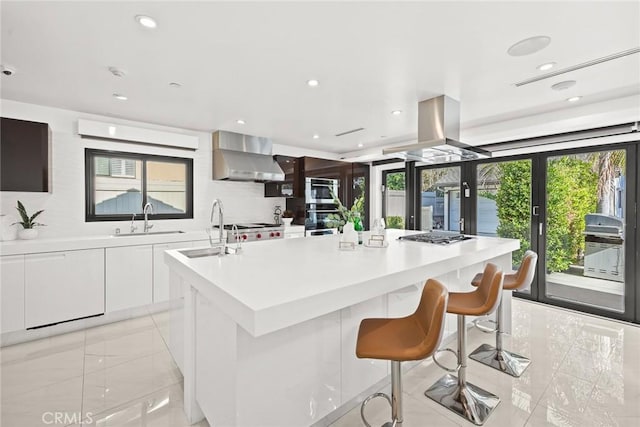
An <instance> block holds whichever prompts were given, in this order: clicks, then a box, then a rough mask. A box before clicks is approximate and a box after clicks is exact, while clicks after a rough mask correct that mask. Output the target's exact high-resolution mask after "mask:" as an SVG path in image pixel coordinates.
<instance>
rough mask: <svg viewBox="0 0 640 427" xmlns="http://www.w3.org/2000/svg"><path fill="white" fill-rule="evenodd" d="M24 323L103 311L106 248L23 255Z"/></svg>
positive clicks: (52, 320)
mask: <svg viewBox="0 0 640 427" xmlns="http://www.w3.org/2000/svg"><path fill="white" fill-rule="evenodd" d="M24 278H25V280H24V286H25V292H24V301H25V326H26V327H27V328H32V327H35V326H43V325H48V324H51V323H57V322H62V321H65V320H72V319H78V318H81V317H86V316H91V315H95V314H102V313H104V249H87V250H79V251H66V252H47V253H41V254H29V255H25V256H24Z"/></svg>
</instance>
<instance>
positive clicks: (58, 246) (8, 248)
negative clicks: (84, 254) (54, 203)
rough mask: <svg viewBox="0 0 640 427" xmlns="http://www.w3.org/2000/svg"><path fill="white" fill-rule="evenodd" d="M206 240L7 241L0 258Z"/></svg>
mask: <svg viewBox="0 0 640 427" xmlns="http://www.w3.org/2000/svg"><path fill="white" fill-rule="evenodd" d="M207 239H209V236H208V235H207V233H206V232H204V231H187V232H184V233H175V234H152V235H137V236H127V235H122V236H118V237H114V236H109V235H102V236H77V237H65V238H54V239H34V240H9V241H3V242H0V256H8V255H26V254H36V253H46V252H62V251H77V250H83V249H94V248H112V247H119V246H136V245H155V244H162V243H176V242H191V241H197V240H207Z"/></svg>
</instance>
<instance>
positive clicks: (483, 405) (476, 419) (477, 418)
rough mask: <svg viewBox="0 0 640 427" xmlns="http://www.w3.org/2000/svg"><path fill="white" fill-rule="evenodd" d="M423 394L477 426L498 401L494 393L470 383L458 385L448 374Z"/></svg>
mask: <svg viewBox="0 0 640 427" xmlns="http://www.w3.org/2000/svg"><path fill="white" fill-rule="evenodd" d="M424 394H425V396H427V397H428V398H429V399H431V400H434V401H436V402H437V403H439V404H441V405H442V406H444V407H445V408H447V409H449V410H451V411H453V412H455V413H456V414H458V415H460V416H461V417H463V418H465V419H466V420H468V421H470V422H472V423H473V424H475V425H478V426H480V425H482V424H484V423H485V421H486V420H487V419H488V418H489V415H491V412H493V410H494V409H495V408H496V406H498V404H499V403H500V398H499V397H498V396H496V395H495V394H493V393H490V392H488V391H486V390H483V389H481V388H480V387H478V386H475V385H473V384H471V383H463V384H462V385H460V382H459V381H458V378H457V377H455V376H453V375H450V374H447V375H445V376H444V377H442V378H440V379H439V380H438V381H437V382H436V383H435V384H433V385H432V386H431V387H429V389H428V390H427V391H425V392H424Z"/></svg>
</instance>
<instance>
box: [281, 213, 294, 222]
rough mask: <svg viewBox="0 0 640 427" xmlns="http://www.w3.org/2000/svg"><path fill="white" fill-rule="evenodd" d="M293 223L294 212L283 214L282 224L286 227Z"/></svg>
mask: <svg viewBox="0 0 640 427" xmlns="http://www.w3.org/2000/svg"><path fill="white" fill-rule="evenodd" d="M292 221H293V211H292V210H289V209H287V210H285V211H284V212H282V223H283V224H284V225H291V222H292Z"/></svg>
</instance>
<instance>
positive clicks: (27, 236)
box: [18, 228, 38, 240]
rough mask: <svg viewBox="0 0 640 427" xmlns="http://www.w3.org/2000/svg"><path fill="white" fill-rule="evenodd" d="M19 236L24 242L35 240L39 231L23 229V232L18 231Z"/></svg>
mask: <svg viewBox="0 0 640 427" xmlns="http://www.w3.org/2000/svg"><path fill="white" fill-rule="evenodd" d="M18 236H19V237H20V238H21V239H22V240H31V239H35V238H36V237H38V230H36V229H35V228H23V229H22V230H20V231H18Z"/></svg>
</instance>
